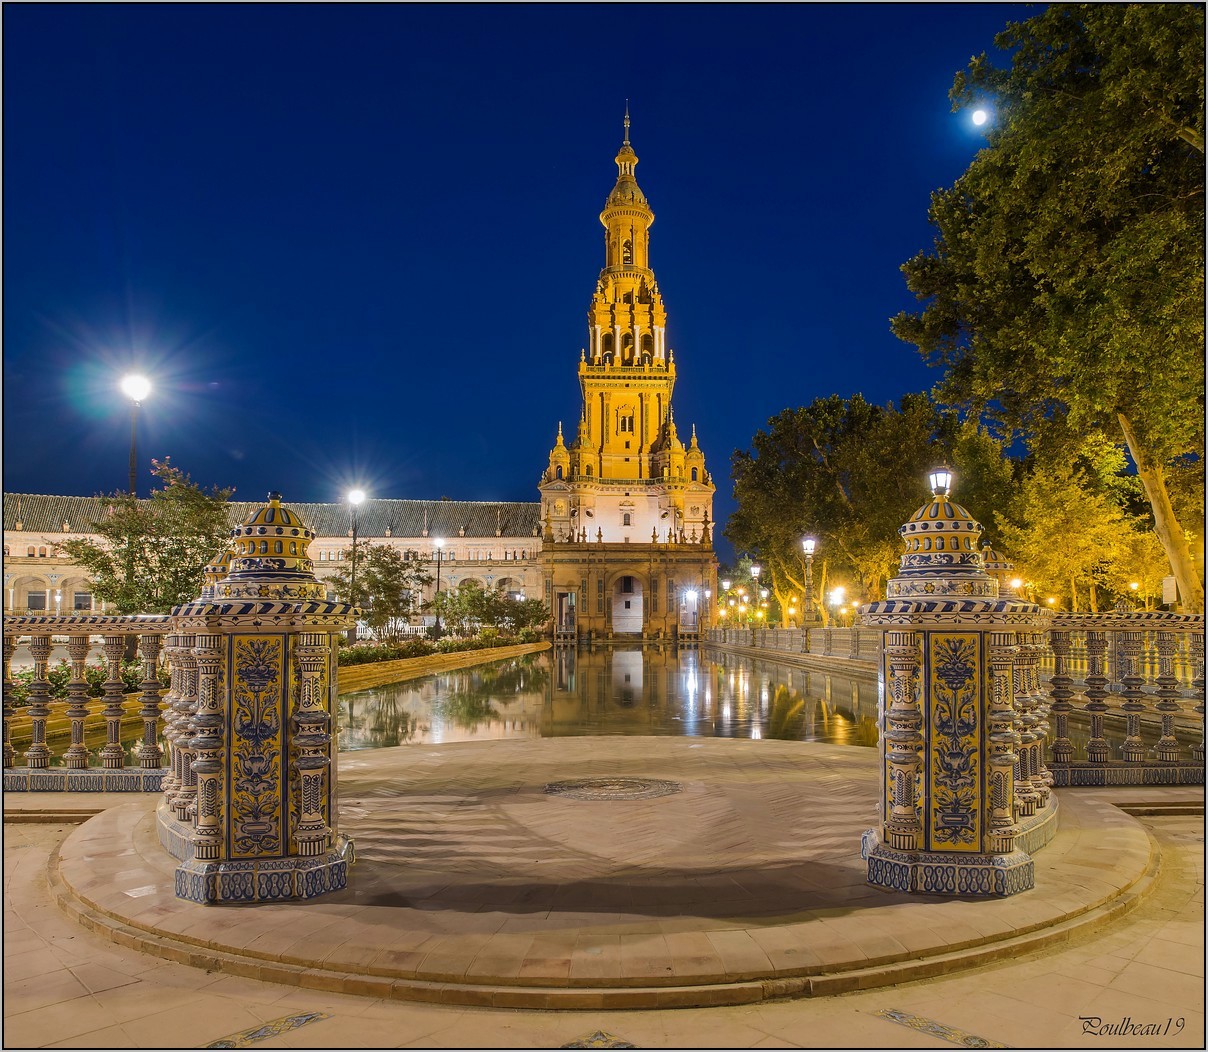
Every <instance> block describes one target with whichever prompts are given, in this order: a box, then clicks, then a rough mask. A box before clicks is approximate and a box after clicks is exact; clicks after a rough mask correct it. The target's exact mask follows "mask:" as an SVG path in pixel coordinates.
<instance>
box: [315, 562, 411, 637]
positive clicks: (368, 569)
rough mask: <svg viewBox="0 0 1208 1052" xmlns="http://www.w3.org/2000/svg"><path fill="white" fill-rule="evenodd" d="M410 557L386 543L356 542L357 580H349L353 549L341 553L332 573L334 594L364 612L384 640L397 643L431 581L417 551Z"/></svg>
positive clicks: (370, 625)
mask: <svg viewBox="0 0 1208 1052" xmlns="http://www.w3.org/2000/svg"><path fill="white" fill-rule="evenodd" d="M407 554H408V555H410V558H407V557H405V556H404V554H403V553H402V552H401V551H399V550H398V549H397V548H395V547H393V546H391V545H389V544H374V543H373V542H371V541H357V543H356V560H355V566H356V582H355V584H354V582H353V580H352V573H353V566H354V562H353V550H352V549H351V548H349V549H347V550H346V551H345V552H344V558H343V562H342V563H341V565H340V569H339V570H337V571H336V572H335V573H334V574H332V575H331V582H332V587H333V588H334V589H335V593H336V595H337V597H339V598H340V599H341V600H343V601H344V602H346V603H352V605H353V606H356V607H359V608H360V609H361V610H363V611H364V615H365V621H366V623H367V624H368V625H369V627H370V628H371V629H372V630H373V634H374V635H375V636H376V637H377V638H378V639H379V640H381V641H382V642H383V643H397V642H398V641H399V640H400V639H401V638H402V636H403V631H402V629H403V626H404V625H405V624H407V617H408V615H409V614H410V613H411V611H412V610H413V608H414V607H415V606H416V604H417V603H418V601H419V597H420V593H421V591H422V590H423V588H424V586H425V585H427V584H429V583H430V582H431V580H432V577H431V575H430V574H429V573H428V572H427V566H428V564H427V562H426V561H425V560H423V559H421V558H420V557H419V555H418V553H416V552H409V553H407Z"/></svg>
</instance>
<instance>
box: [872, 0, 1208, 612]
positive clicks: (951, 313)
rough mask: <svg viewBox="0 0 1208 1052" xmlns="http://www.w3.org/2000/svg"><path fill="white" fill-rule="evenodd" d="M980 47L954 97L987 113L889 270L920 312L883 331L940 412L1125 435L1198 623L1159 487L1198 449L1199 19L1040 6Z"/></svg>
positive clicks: (1190, 572) (1187, 554) (1161, 10)
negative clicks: (929, 243)
mask: <svg viewBox="0 0 1208 1052" xmlns="http://www.w3.org/2000/svg"><path fill="white" fill-rule="evenodd" d="M995 43H996V44H997V45H998V47H1000V48H1002V49H1004V50H1008V51H1010V52H1011V53H1012V56H1011V64H1010V67H1009V68H1006V69H1001V68H997V67H995V66H993V65H992V64H991V62H990V60H989V59H988V58H987V57H986V56H985V55H984V54H983V55H981V56H980V57H978V58H976V59H974V60H973V62H972V63H971V65H970V66H969V69H968V70H967V71H966V72H963V73H961V74H959V75H958V76H957V78H956V83H955V84H954V86H953V89H952V93H951V97H952V100H953V104H954V108H956V109H960V108H962V107H966V106H971V105H973V104H975V103H976V104H982V103H985V102H987V101H988V102H990V104H991V105H992V108H993V109H994V111H995V114H996V118H995V123H994V126H993V128H992V130H991V131H990V132H989V134H988V138H987V146H986V148H985V149H983V150H982V151H981V152H979V153H978V155H977V157H976V158H975V159H974V161H973V163H972V164H971V165H970V166H969V169H968V171H966V172H965V174H964V175H962V176H961V177H960V179H958V180H957V182H956V183H955V184H954V185H953V186H952V187H951V188H949V189H947V190H941V191H938V192H936V193H935V194H934V195H933V197H932V201H931V209H930V217H931V220H932V223H933V224H934V226H935V228H936V230H937V237H936V241H935V245H934V249H933V251H931V252H924V253H921V254H920V255H918V256H916V257H915V258H914V259H912V260H910V261H909V262H908V263H907V264H905V266H904V267H903V271H904V273H905V275H906V280H907V284H908V286H909V287H910V289H911V290H912V291H913V292H914V293H915V294H916V295H917V296H918V297H919V299H920V300H922V301H924V303H925V306H924V308H923V309H922V311H921V312H919V313H917V314H910V313H903V314H900V315H899V316H898V317H896V318H895V319H894V320H893V323H892V326H893V330H894V332H895V333H896V334H897V335H898V336H899V337H901V338H902V339H903V340H905V341H907V342H909V343H913V344H915V345H916V346H917V347H918V348H919V350H920V351H921V352H922V354H923V355H924V357H925V358H927V360H928V361H929V362H931V363H932V364H935V365H937V366H940V367H942V368H943V369H944V370H945V375H944V379H943V380H942V382H941V384H940V385H939V388H938V392H939V397H940V398H941V400H943V401H945V402H947V403H949V404H954V405H959V406H962V407H965V408H966V409H968V410H970V411H972V412H974V413H980V412H983V411H988V412H991V413H993V414H994V415H996V416H997V417H998V419H999V420H1000V421H1003V422H1004V423H1005V424H1007V425H1009V426H1010V427H1012V428H1019V429H1021V430H1022V431H1024V432H1025V433H1029V434H1030V435H1031V436H1033V437H1036V436H1038V435H1040V434H1041V433H1043V432H1044V430H1045V429H1046V428H1048V427H1050V426H1052V425H1054V424H1056V425H1057V426H1059V427H1063V428H1069V429H1072V430H1073V431H1075V432H1078V433H1083V434H1085V433H1088V432H1091V431H1096V430H1097V431H1101V432H1103V433H1105V434H1107V435H1110V436H1112V437H1113V438H1123V440H1124V441H1125V442H1126V443H1127V445H1128V448H1129V452H1130V454H1131V456H1132V459H1133V462H1134V463H1135V465H1136V469H1137V473H1138V476H1139V477H1140V480H1141V482H1142V484H1143V486H1144V489H1145V494H1146V498H1147V500H1148V502H1149V504H1150V507H1151V509H1152V514H1153V516H1154V523H1155V529H1156V530H1157V532H1158V535H1159V537H1160V538H1161V540H1162V543H1163V546H1164V547H1165V549H1166V551H1167V555H1168V557H1169V559H1170V563H1171V566H1172V567H1173V569H1174V572H1175V574H1176V576H1177V577H1178V580H1179V586H1180V589H1181V591H1182V593H1183V596H1184V599H1185V600H1186V601H1187V602H1188V604H1189V605H1190V606H1191V607H1192V608H1193V609H1202V608H1203V585H1202V583H1201V581H1200V579H1199V576H1198V574H1197V571H1196V568H1195V560H1194V559H1193V557H1192V555H1191V551H1190V548H1189V546H1188V543H1187V540H1186V534H1185V531H1184V528H1183V525H1182V524H1181V523H1180V521H1179V519H1178V516H1177V514H1176V511H1175V508H1174V506H1173V505H1172V503H1171V499H1170V493H1169V487H1168V485H1167V477H1168V475H1169V474H1170V472H1171V471H1172V470H1173V469H1174V467H1175V466H1176V465H1179V464H1182V463H1185V462H1186V460H1187V459H1188V458H1191V459H1192V460H1195V459H1202V456H1203V449H1204V357H1203V354H1204V228H1205V224H1204V8H1203V6H1202V5H1198V4H1154V5H1150V4H1054V5H1051V6H1049V7H1048V8H1046V9H1045V10H1044V11H1043V12H1042V13H1041V14H1039V15H1037V16H1036V17H1034V18H1031V19H1029V20H1027V21H1026V22H1023V23H1017V24H1012V25H1010V26H1008V27H1007V28H1006V29H1005V30H1004V31H1003V32H1002V33H1001V34H999V36H998V37H997V38H996V41H995ZM1197 530H1198V524H1197ZM1199 540H1200V542H1201V544H1202V536H1201V537H1200V538H1199Z"/></svg>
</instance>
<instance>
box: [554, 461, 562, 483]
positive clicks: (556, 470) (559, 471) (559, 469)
mask: <svg viewBox="0 0 1208 1052" xmlns="http://www.w3.org/2000/svg"><path fill="white" fill-rule="evenodd" d="M561 477H562V465H561V464H559V465H558V466H557V467H556V468H554V478H556V479H560V478H561Z"/></svg>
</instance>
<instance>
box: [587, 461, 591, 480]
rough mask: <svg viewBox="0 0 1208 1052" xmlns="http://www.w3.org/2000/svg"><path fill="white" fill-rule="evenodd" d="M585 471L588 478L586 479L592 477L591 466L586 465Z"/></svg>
mask: <svg viewBox="0 0 1208 1052" xmlns="http://www.w3.org/2000/svg"><path fill="white" fill-rule="evenodd" d="M586 471H587V477H588V478H591V475H592V466H591V465H590V464H588V465H587V469H586Z"/></svg>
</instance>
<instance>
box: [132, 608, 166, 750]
mask: <svg viewBox="0 0 1208 1052" xmlns="http://www.w3.org/2000/svg"><path fill="white" fill-rule="evenodd" d="M162 645H163V637H162V636H161V635H160V634H159V633H158V632H144V633H142V634H141V635H140V636H139V652H140V653H141V654H142V658H143V679H142V682H141V683H140V684H139V690H140V691H141V692H142V693H141V695H140V697H139V700H140V701H141V702H142V708H141V709H140V710H139V716H141V717H142V721H143V740H142V741H141V742H140V743H139V746H138V765H139V767H142V768H143V769H144V770H149V769H154V768H158V767H159V765H160V761H161V759H162V758H163V749H161V748H160V744H159V672H158V665H159V652H160V648H161V647H162Z"/></svg>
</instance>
